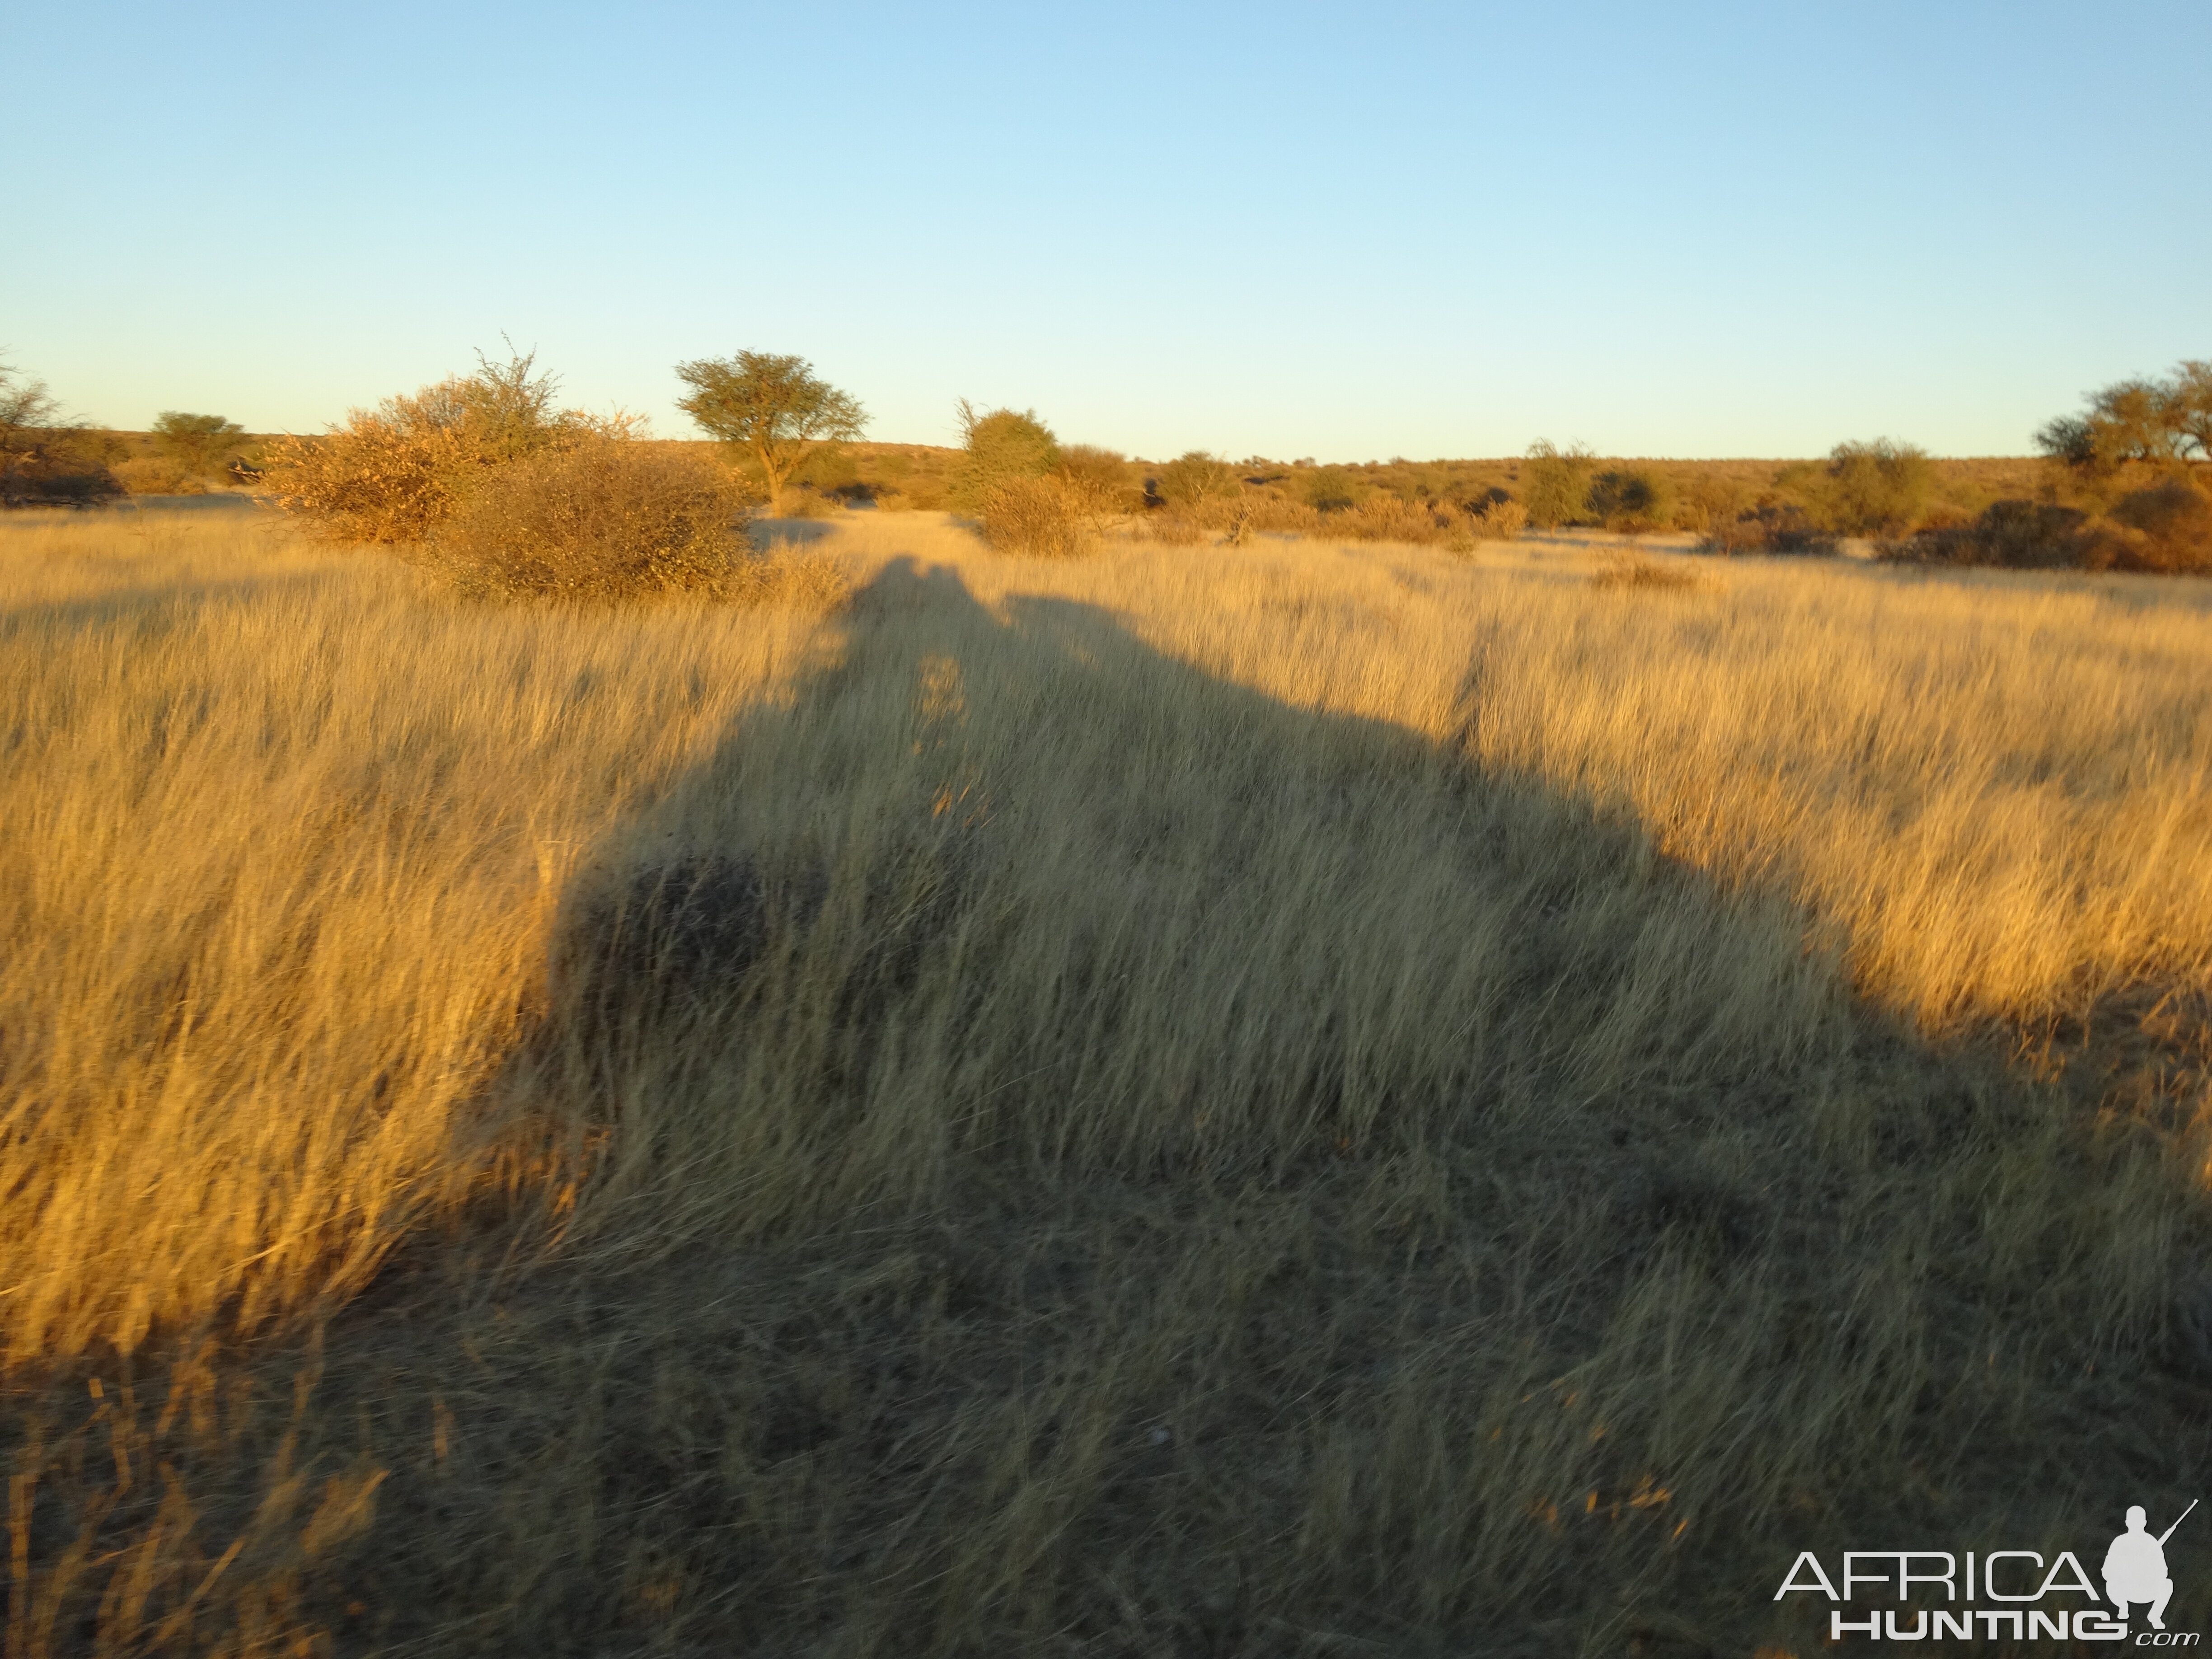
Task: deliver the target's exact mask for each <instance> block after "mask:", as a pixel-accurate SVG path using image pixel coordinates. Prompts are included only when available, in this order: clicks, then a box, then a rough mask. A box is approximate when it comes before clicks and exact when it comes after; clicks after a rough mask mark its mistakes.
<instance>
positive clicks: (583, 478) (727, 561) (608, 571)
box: [423, 437, 750, 599]
mask: <svg viewBox="0 0 2212 1659" xmlns="http://www.w3.org/2000/svg"><path fill="white" fill-rule="evenodd" d="M746 510H747V503H746V501H745V499H744V495H743V493H742V492H741V490H740V489H739V488H738V485H737V484H736V483H734V482H733V481H732V478H731V477H730V475H729V474H728V473H726V471H723V470H722V469H721V468H720V467H719V466H717V465H715V464H714V462H713V461H712V460H710V459H708V458H706V457H705V456H703V455H699V454H697V453H690V452H687V451H684V450H676V449H664V448H662V447H659V446H658V445H651V444H641V443H636V442H633V441H627V440H623V439H618V438H609V437H588V438H584V439H581V440H579V441H573V442H570V443H568V444H566V445H564V446H562V447H559V448H547V449H541V450H539V451H538V452H537V453H534V454H531V455H527V456H525V457H523V458H522V459H519V460H515V461H513V462H510V463H509V464H507V465H504V466H501V467H498V468H496V469H495V470H493V471H490V472H489V473H488V474H487V475H486V476H485V477H483V479H482V480H481V481H480V482H479V483H477V487H476V488H475V489H473V490H472V491H471V493H470V495H469V496H468V498H467V500H466V501H465V503H464V504H463V505H462V506H461V507H460V508H459V511H458V512H456V513H453V516H452V517H451V518H450V519H448V520H447V522H446V523H445V524H443V525H442V526H440V527H439V528H438V529H437V530H436V531H435V532H433V534H432V536H431V538H430V539H429V541H428V544H427V546H426V549H425V551H424V554H423V557H424V559H425V561H426V562H428V563H429V564H430V565H431V566H432V567H433V568H435V569H437V570H439V571H440V572H441V573H442V574H445V575H446V576H447V578H448V579H450V580H452V581H453V583H454V584H455V586H458V587H459V588H461V589H462V590H463V591H465V592H472V593H479V594H486V595H500V596H505V597H513V598H520V597H524V596H532V597H546V598H557V599H625V598H630V597H634V596H647V595H653V594H663V593H679V592H690V593H703V594H708V595H713V596H717V597H720V596H724V595H729V594H731V593H732V592H734V591H735V590H737V589H741V588H743V587H744V586H745V584H746V578H745V574H744V572H745V569H746V568H747V567H746V564H745V555H746V553H747V551H748V550H749V548H750V542H749V540H748V538H747V537H746V534H745V531H744V514H745V512H746Z"/></svg>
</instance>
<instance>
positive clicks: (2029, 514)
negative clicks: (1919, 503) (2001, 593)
mask: <svg viewBox="0 0 2212 1659" xmlns="http://www.w3.org/2000/svg"><path fill="white" fill-rule="evenodd" d="M2087 522H2088V514H2087V513H2082V512H2080V511H2079V510H2077V509H2075V508H2074V507H2055V506H2052V505H2051V504H2050V503H2048V502H2045V501H1996V502H1994V503H1992V504H1991V505H1990V507H1988V508H1986V509H1985V510H1984V512H1983V513H1982V514H1981V515H1980V516H1979V517H1978V518H1975V519H1972V520H1967V521H1966V522H1965V523H1961V524H1948V525H1936V526H1929V528H1927V529H1924V530H1923V531H1922V532H1920V533H1919V534H1917V535H1915V536H1911V537H1908V538H1905V539H1904V540H1902V541H1896V542H1890V543H1887V544H1884V545H1883V546H1882V548H1881V556H1883V557H1885V558H1888V559H1895V560H1904V561H1908V562H1912V563H1917V564H1961V565H1977V564H1984V565H1996V566H1998V567H2000V568H2004V569H2010V570H2053V569H2061V568H2068V567H2070V566H2075V565H2079V564H2080V563H2081V562H2082V550H2083V532H2084V528H2085V526H2087Z"/></svg>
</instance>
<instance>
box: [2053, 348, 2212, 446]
mask: <svg viewBox="0 0 2212 1659" xmlns="http://www.w3.org/2000/svg"><path fill="white" fill-rule="evenodd" d="M2035 442H2036V447H2038V448H2039V449H2040V450H2042V451H2043V453H2045V454H2046V455H2049V456H2050V457H2051V458H2052V459H2054V460H2060V461H2063V462H2065V463H2066V464H2067V465H2069V466H2074V467H2079V468H2081V469H2082V470H2083V471H2093V472H2110V471H2114V470H2116V469H2118V468H2119V467H2121V466H2124V465H2126V464H2128V463H2129V462H2130V461H2133V462H2140V463H2144V464H2147V465H2153V466H2172V465H2192V464H2193V465H2204V464H2206V463H2208V462H2212V362H2204V361H2203V360H2201V359H2191V360H2189V361H2187V362H2183V363H2181V364H2180V365H2179V367H2177V368H2175V369H2174V371H2173V373H2172V374H2169V375H2167V376H2166V378H2165V379H2164V380H2143V379H2141V378H2138V379H2136V380H2118V381H2115V382H2114V383H2113V384H2112V385H2111V386H2106V387H2105V388H2103V389H2102V390H2101V391H2098V392H2091V393H2090V394H2089V409H2088V412H2087V414H2083V415H2062V416H2059V417H2058V418H2057V420H2055V421H2052V422H2051V423H2050V424H2049V425H2047V426H2045V428H2043V429H2042V430H2041V431H2040V432H2039V433H2037V434H2036V435H2035Z"/></svg>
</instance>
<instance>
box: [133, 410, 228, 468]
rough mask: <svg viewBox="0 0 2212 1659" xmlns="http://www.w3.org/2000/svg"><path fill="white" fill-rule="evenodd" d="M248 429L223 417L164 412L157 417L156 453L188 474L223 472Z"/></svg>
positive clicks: (179, 411) (155, 424) (175, 411)
mask: <svg viewBox="0 0 2212 1659" xmlns="http://www.w3.org/2000/svg"><path fill="white" fill-rule="evenodd" d="M245 435H246V429H245V428H243V427H241V426H239V425H238V424H237V423H236V422H232V421H226V420H225V419H223V417H222V416H220V415H187V414H185V413H184V412H183V411H182V410H174V409H165V410H162V411H161V414H159V415H157V416H155V418H154V450H155V453H156V454H158V455H160V456H161V457H162V459H165V460H167V461H170V462H173V463H174V464H175V465H177V466H178V467H179V469H181V470H182V471H184V472H185V473H186V474H187V475H189V476H191V477H205V476H206V475H207V474H209V473H211V472H216V471H221V470H222V465H223V463H224V462H225V461H227V460H228V459H231V458H232V457H233V456H234V455H236V454H237V453H238V448H239V440H240V439H241V438H243V437H245Z"/></svg>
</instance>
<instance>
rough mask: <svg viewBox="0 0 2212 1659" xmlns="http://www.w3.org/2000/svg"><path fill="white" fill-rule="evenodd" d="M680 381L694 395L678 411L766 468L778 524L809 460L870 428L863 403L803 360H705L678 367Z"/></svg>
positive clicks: (745, 356) (759, 356)
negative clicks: (794, 479)
mask: <svg viewBox="0 0 2212 1659" xmlns="http://www.w3.org/2000/svg"><path fill="white" fill-rule="evenodd" d="M676 378H677V379H678V380H681V381H683V382H684V385H686V386H690V388H691V392H690V396H689V397H684V398H678V399H677V402H676V406H677V407H678V409H680V410H683V411H684V413H685V414H686V415H689V416H690V417H691V418H692V419H693V420H694V421H696V422H698V424H699V426H700V428H702V430H704V431H705V432H707V433H708V434H709V435H712V436H714V437H715V438H718V439H720V441H722V442H724V443H726V444H728V445H730V446H731V447H732V448H735V449H738V450H741V451H743V452H744V454H745V455H746V456H747V458H748V459H750V460H751V461H752V463H753V464H754V465H756V466H757V467H759V468H760V471H761V482H762V483H763V485H764V486H765V487H766V489H767V491H768V510H769V513H770V515H771V516H774V515H777V514H780V513H781V512H782V510H783V487H784V485H785V484H787V483H789V482H790V481H791V475H792V474H793V473H794V472H796V471H798V470H799V467H800V465H802V464H804V463H805V460H806V459H807V457H808V456H809V455H811V453H814V451H815V450H816V449H817V448H818V447H820V446H822V445H823V444H827V443H836V442H841V441H845V440H847V439H852V438H857V437H859V436H860V433H861V430H862V428H865V427H866V425H867V420H868V416H867V411H866V410H864V409H862V408H861V407H860V402H859V400H858V399H856V398H854V397H853V396H852V395H851V394H850V393H848V392H840V391H838V390H837V388H836V386H831V385H830V384H829V382H828V381H826V380H822V379H821V378H820V377H818V376H817V374H815V373H814V366H813V365H812V364H811V363H810V362H807V361H806V359H805V358H804V357H780V356H775V354H774V353H772V352H766V351H740V352H739V353H738V355H737V356H734V357H701V358H699V359H697V360H696V361H695V362H688V363H678V364H677V366H676Z"/></svg>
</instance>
